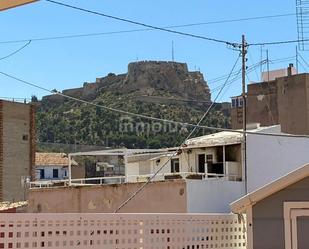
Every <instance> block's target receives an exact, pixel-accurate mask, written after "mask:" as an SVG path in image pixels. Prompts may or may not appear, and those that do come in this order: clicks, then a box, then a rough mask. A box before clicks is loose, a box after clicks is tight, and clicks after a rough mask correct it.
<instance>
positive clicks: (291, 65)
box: [288, 63, 294, 76]
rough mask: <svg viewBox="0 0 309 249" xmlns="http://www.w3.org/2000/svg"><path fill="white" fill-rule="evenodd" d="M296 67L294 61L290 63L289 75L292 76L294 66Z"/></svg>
mask: <svg viewBox="0 0 309 249" xmlns="http://www.w3.org/2000/svg"><path fill="white" fill-rule="evenodd" d="M293 67H294V65H293V63H290V64H289V67H288V76H291V75H292V68H293Z"/></svg>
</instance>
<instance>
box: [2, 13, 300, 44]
mask: <svg viewBox="0 0 309 249" xmlns="http://www.w3.org/2000/svg"><path fill="white" fill-rule="evenodd" d="M295 15H296V14H295V13H287V14H279V15H267V16H255V17H244V18H238V19H225V20H217V21H209V22H197V23H188V24H180V25H171V26H164V27H162V28H165V29H172V28H185V27H194V26H203V25H212V24H222V23H234V22H244V21H253V20H262V19H272V18H282V17H288V16H295ZM151 30H155V29H153V28H144V29H131V30H119V31H109V32H96V33H85V34H68V35H61V36H59V35H58V36H47V37H39V38H34V37H32V38H31V39H19V40H7V41H0V44H10V43H20V42H27V41H29V40H32V42H35V41H48V40H60V39H72V38H82V37H92V36H103V35H114V34H126V33H134V32H143V31H151Z"/></svg>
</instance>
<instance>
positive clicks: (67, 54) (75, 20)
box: [0, 0, 307, 100]
mask: <svg viewBox="0 0 309 249" xmlns="http://www.w3.org/2000/svg"><path fill="white" fill-rule="evenodd" d="M63 2H65V3H70V4H73V5H77V6H81V7H84V8H88V9H92V10H96V11H101V12H104V13H107V14H110V15H115V16H119V17H123V18H128V19H132V20H136V21H139V22H145V23H148V24H152V25H157V26H169V25H181V24H187V23H196V22H207V21H216V20H223V19H235V18H243V17H253V16H264V15H275V14H286V13H294V12H295V0H285V1H282V0H272V1H265V0H251V1H247V0H237V1H228V0H217V1H209V0H194V1H184V0H178V1H176V0H170V1H167V0H155V1H150V0H149V1H141V0H130V1H124V0H122V1H120V0H113V1H105V0H100V1H99V0H91V1H63ZM0 27H1V28H0V41H6V40H15V39H17V40H18V39H30V38H38V37H46V36H58V35H59V36H61V35H67V34H77V33H95V32H109V31H118V30H130V29H138V28H140V27H139V26H135V25H131V24H126V23H123V22H119V21H115V20H111V19H106V18H103V17H100V16H95V15H91V14H87V13H82V12H79V11H76V10H72V9H69V8H65V7H61V6H57V5H54V4H51V3H48V2H45V1H40V2H38V3H34V4H30V5H27V6H22V7H19V8H15V9H11V10H7V11H3V12H0ZM177 30H179V31H184V32H190V33H194V34H198V35H203V36H209V37H214V38H219V39H224V40H230V41H236V42H240V40H241V35H242V34H245V35H246V37H247V40H248V42H261V41H274V40H287V39H296V38H297V32H296V17H295V16H288V17H282V18H275V19H265V20H255V21H247V22H236V23H223V24H213V25H204V26H195V27H186V28H178V29H177ZM172 41H174V48H175V60H176V61H180V62H186V63H187V64H188V66H189V69H190V70H194V69H195V68H196V69H200V71H201V72H202V73H203V74H204V77H205V79H206V80H210V79H212V78H216V77H218V76H221V75H224V74H227V73H228V72H229V70H230V69H231V67H232V65H233V64H234V61H235V59H236V57H237V55H238V52H236V51H233V50H230V49H227V48H226V46H225V45H222V44H216V43H212V42H207V41H203V40H198V39H194V38H189V37H183V36H179V35H176V34H170V33H164V32H161V31H147V32H136V33H125V34H113V35H105V36H97V37H87V38H76V39H66V40H51V41H37V42H32V43H31V44H30V45H29V46H28V47H27V48H26V49H24V50H22V51H21V52H20V53H18V54H16V55H14V56H12V57H10V58H8V59H5V60H0V70H1V71H4V72H6V73H9V74H13V75H15V76H17V77H20V78H22V79H24V80H27V81H31V82H34V83H36V84H39V85H42V86H44V87H46V88H49V89H54V88H56V89H58V90H62V89H66V88H72V87H79V86H81V85H82V84H83V83H84V82H86V81H87V82H92V81H95V78H96V77H101V76H105V75H106V74H108V73H109V72H114V73H124V72H126V71H127V64H128V63H129V62H132V61H136V60H137V59H138V60H171V43H172ZM23 44H24V43H16V44H0V57H3V56H5V55H7V54H9V53H10V52H12V51H14V50H16V49H18V48H19V47H21V46H22V45H23ZM264 49H269V55H270V59H271V60H274V59H279V58H283V57H289V56H294V55H295V44H291V45H285V46H269V47H264ZM250 53H251V57H252V58H253V61H252V59H251V58H250V56H249V57H248V59H249V61H248V64H252V63H257V62H258V61H259V60H260V48H259V47H255V48H253V47H252V48H250ZM264 54H265V53H264ZM302 55H303V57H304V58H305V59H306V58H307V54H306V52H302ZM291 62H294V61H291ZM287 63H288V62H284V63H281V64H280V63H279V64H270V68H271V69H276V68H279V67H284V66H286V64H287ZM239 67H240V64H239V65H238V67H237V68H239ZM304 70H305V69H304V68H300V71H304ZM257 73H259V68H257V72H252V73H251V74H250V75H249V79H250V80H251V81H256V80H258V79H257V75H256V74H257ZM0 84H1V88H0V89H1V90H0V96H1V97H2V96H8V97H22V98H25V97H27V98H29V97H30V96H31V95H32V94H35V95H37V96H39V97H41V96H42V95H46V93H45V92H43V91H40V90H38V89H35V88H31V87H29V86H23V85H21V84H20V83H17V82H15V81H14V80H10V79H7V78H6V77H4V76H0ZM216 86H217V85H210V88H211V89H213V88H215V87H216ZM240 90H241V83H240V80H239V81H238V82H236V83H234V84H233V85H231V86H230V88H229V89H228V90H226V91H225V94H224V96H222V98H221V100H229V97H230V96H232V95H236V94H239V93H240Z"/></svg>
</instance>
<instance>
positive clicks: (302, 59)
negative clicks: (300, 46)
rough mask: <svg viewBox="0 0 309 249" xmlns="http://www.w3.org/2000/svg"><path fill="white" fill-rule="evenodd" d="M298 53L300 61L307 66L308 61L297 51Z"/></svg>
mask: <svg viewBox="0 0 309 249" xmlns="http://www.w3.org/2000/svg"><path fill="white" fill-rule="evenodd" d="M298 55H299V57H300V58H301V59H302V61H303V62H304V63H305V65H306V66H307V67H308V68H309V64H308V62H307V61H306V60H305V59H304V57H303V56H302V55H301V54H300V53H298Z"/></svg>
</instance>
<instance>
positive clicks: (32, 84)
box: [0, 71, 309, 138]
mask: <svg viewBox="0 0 309 249" xmlns="http://www.w3.org/2000/svg"><path fill="white" fill-rule="evenodd" d="M0 74H2V75H4V76H6V77H7V78H10V79H13V80H15V81H18V82H20V83H23V84H25V85H28V86H32V87H35V88H38V89H40V90H43V91H46V92H48V93H51V94H56V95H59V96H62V97H64V98H67V99H70V100H73V101H77V102H80V103H83V104H87V105H91V106H95V107H98V108H102V109H105V110H108V111H112V112H117V113H121V114H126V115H130V116H134V117H138V118H143V119H149V120H153V121H159V122H165V123H172V124H176V125H182V126H188V127H198V128H204V129H207V130H211V131H228V132H233V133H240V134H251V135H258V136H274V137H293V138H309V136H308V135H294V134H281V133H280V134H277V133H258V132H252V131H242V130H235V129H228V128H220V127H213V126H206V125H196V124H192V123H187V122H180V121H174V120H169V119H162V118H156V117H152V116H147V115H143V114H137V113H133V112H128V111H124V110H120V109H116V108H112V107H108V106H104V105H100V104H96V103H93V102H89V101H86V100H82V99H78V98H75V97H71V96H69V95H65V94H63V93H61V92H58V91H57V90H56V89H54V90H49V89H47V88H45V87H42V86H39V85H37V84H34V83H32V82H29V81H26V80H23V79H20V78H18V77H16V76H13V75H10V74H7V73H5V72H1V71H0Z"/></svg>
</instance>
